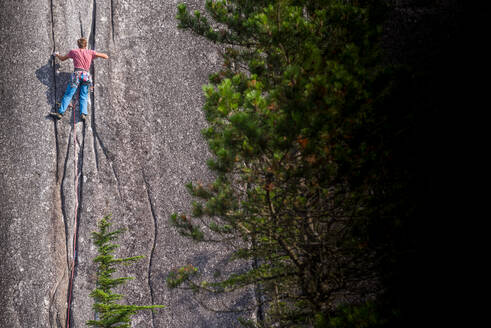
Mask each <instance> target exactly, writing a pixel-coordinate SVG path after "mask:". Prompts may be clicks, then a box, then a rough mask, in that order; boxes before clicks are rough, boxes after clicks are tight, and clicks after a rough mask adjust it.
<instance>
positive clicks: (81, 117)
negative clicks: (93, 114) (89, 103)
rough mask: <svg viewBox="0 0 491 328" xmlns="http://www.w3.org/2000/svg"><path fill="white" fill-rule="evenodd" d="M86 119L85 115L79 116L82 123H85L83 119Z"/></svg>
mask: <svg viewBox="0 0 491 328" xmlns="http://www.w3.org/2000/svg"><path fill="white" fill-rule="evenodd" d="M86 117H87V115H85V114H82V115H80V119H81V120H82V121H84V122H85V118H86Z"/></svg>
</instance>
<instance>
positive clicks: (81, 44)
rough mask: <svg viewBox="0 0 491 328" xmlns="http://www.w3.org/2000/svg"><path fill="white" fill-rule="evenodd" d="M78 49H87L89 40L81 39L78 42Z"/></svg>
mask: <svg viewBox="0 0 491 328" xmlns="http://www.w3.org/2000/svg"><path fill="white" fill-rule="evenodd" d="M77 44H78V47H79V48H80V49H85V48H87V39H86V38H80V39H78V40H77Z"/></svg>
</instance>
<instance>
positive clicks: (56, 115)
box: [49, 112, 63, 120]
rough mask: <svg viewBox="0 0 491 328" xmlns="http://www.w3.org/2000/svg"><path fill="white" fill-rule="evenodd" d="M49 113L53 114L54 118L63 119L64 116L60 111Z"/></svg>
mask: <svg viewBox="0 0 491 328" xmlns="http://www.w3.org/2000/svg"><path fill="white" fill-rule="evenodd" d="M49 115H51V116H53V117H54V118H56V119H57V120H59V119H61V118H62V117H63V115H61V114H60V113H58V112H50V113H49Z"/></svg>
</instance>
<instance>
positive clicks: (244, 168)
mask: <svg viewBox="0 0 491 328" xmlns="http://www.w3.org/2000/svg"><path fill="white" fill-rule="evenodd" d="M384 13H385V6H384V5H383V1H377V0H365V1H361V0H360V1H348V0H307V1H298V0H254V1H248V0H207V1H206V13H202V12H199V11H195V12H194V13H190V12H189V11H188V10H187V8H186V6H185V5H184V4H180V5H179V6H178V16H177V17H178V19H179V22H180V27H181V28H185V29H189V30H192V31H193V32H195V33H197V34H198V35H201V36H204V37H206V38H207V39H209V40H210V41H212V42H216V43H219V44H220V45H221V47H222V49H223V59H224V65H223V69H222V70H220V71H219V72H217V73H215V74H212V75H211V76H210V83H209V84H208V85H206V86H204V87H203V90H204V94H205V97H206V102H205V105H204V112H205V114H206V119H207V120H208V122H209V126H208V128H206V129H204V130H203V135H204V136H205V138H206V140H207V142H208V144H209V147H210V150H211V151H212V153H213V154H214V158H213V159H210V160H208V166H209V167H210V168H211V169H212V170H213V171H214V172H215V173H216V174H217V179H216V180H215V181H214V182H213V183H211V184H209V185H203V184H201V183H190V184H188V185H187V187H188V189H189V191H190V193H191V194H192V195H193V196H195V197H196V199H197V200H196V201H194V202H193V210H192V213H191V214H190V215H189V214H177V213H176V214H173V215H172V216H171V222H172V223H173V224H174V225H175V226H176V227H177V228H178V229H179V230H180V232H181V233H182V234H184V235H185V236H188V237H191V238H193V239H195V240H196V241H200V242H206V241H214V242H216V241H223V242H227V243H230V242H231V241H236V243H235V245H236V249H235V253H234V256H233V259H235V260H248V261H251V262H253V263H255V265H254V266H253V268H252V269H250V270H248V271H246V272H240V273H235V274H232V275H230V276H228V277H225V278H224V279H217V280H216V281H213V282H209V281H198V280H199V279H200V278H199V274H198V270H197V268H194V267H191V266H185V267H183V268H181V269H179V270H177V271H176V272H174V273H173V274H171V275H170V276H169V279H168V284H169V286H171V287H177V286H180V285H187V286H188V287H191V288H193V289H194V290H195V291H199V290H204V289H206V290H207V291H213V292H216V293H222V292H227V291H231V290H235V289H237V288H242V287H248V286H256V287H257V288H258V289H259V291H260V294H261V295H262V297H261V301H260V302H261V303H262V304H260V305H261V306H262V307H263V308H264V310H265V312H266V317H265V318H264V320H259V322H258V323H257V324H258V325H260V326H265V327H269V326H275V327H276V326H281V327H286V326H295V327H303V326H306V327H311V326H313V325H315V326H317V327H323V326H327V325H330V326H342V325H343V324H344V323H347V322H348V323H349V322H351V323H353V322H355V321H357V320H359V321H360V322H361V324H360V325H359V326H360V327H362V326H365V324H367V325H368V324H370V325H372V326H376V325H381V324H382V323H383V322H384V320H383V319H379V318H378V316H376V315H373V313H372V312H373V311H374V308H375V307H374V306H373V304H372V303H371V300H373V299H374V298H375V297H376V296H377V295H379V294H380V293H381V292H382V290H383V289H384V287H383V286H381V285H380V283H381V282H382V281H383V279H384V278H383V275H384V274H385V273H384V270H381V268H382V263H383V262H384V261H386V262H390V260H387V259H393V257H392V256H393V254H391V253H390V249H391V245H392V243H394V240H396V239H397V233H395V232H396V230H397V228H396V227H399V226H401V223H400V222H401V218H404V215H406V213H410V209H408V208H407V207H406V205H407V204H403V205H400V204H399V203H398V200H397V199H398V198H397V197H398V196H399V194H400V193H402V192H403V191H402V190H404V187H405V180H404V179H405V178H406V176H405V174H406V172H405V171H404V170H399V169H398V168H396V169H394V166H393V165H394V161H393V157H395V156H394V155H395V154H396V152H395V151H394V150H397V146H398V145H399V144H400V139H403V138H404V136H405V134H404V133H401V131H402V132H404V131H405V130H404V128H406V127H407V124H408V123H407V122H405V121H404V120H401V119H400V118H401V117H403V116H404V114H401V113H397V114H396V115H394V113H395V111H394V110H393V108H392V107H391V103H390V99H391V92H392V89H393V73H392V71H391V69H390V68H389V67H388V66H387V65H385V64H383V60H382V54H381V50H380V47H379V41H380V35H381V34H380V33H381V25H380V24H381V23H382V21H383V19H384V15H385V14H384ZM210 18H211V19H212V20H213V22H211V23H210V22H209V19H210ZM401 213H402V214H401ZM203 226H207V229H202V227H203ZM370 311H372V312H370ZM369 312H370V313H369ZM345 317H349V320H348V319H346V320H344V319H343V318H345ZM348 325H349V324H348Z"/></svg>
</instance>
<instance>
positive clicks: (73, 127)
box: [66, 105, 78, 328]
mask: <svg viewBox="0 0 491 328" xmlns="http://www.w3.org/2000/svg"><path fill="white" fill-rule="evenodd" d="M72 111H73V126H72V130H73V171H74V175H75V176H74V189H75V207H74V214H73V218H74V232H73V256H72V263H71V271H72V272H71V275H70V283H69V285H68V305H67V319H66V327H67V328H70V309H71V304H72V295H73V278H74V276H75V263H76V259H77V239H78V238H77V231H78V168H77V152H76V150H77V131H76V125H75V107H74V106H73V105H72Z"/></svg>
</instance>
